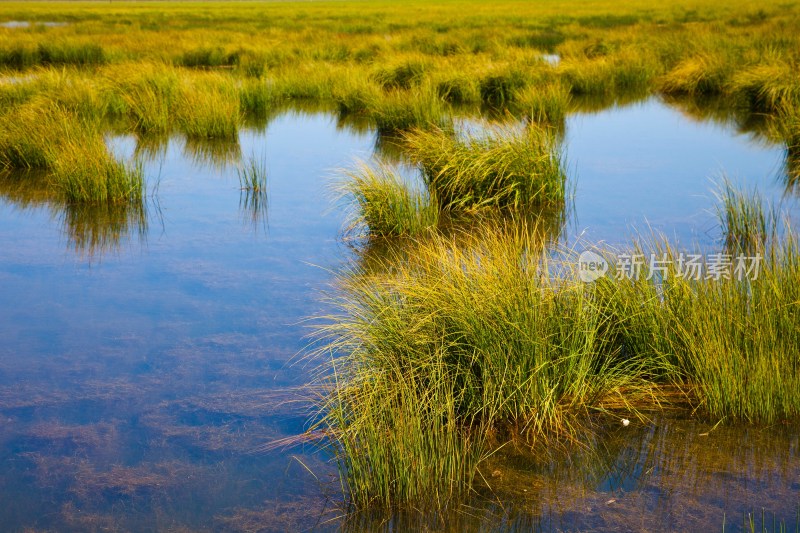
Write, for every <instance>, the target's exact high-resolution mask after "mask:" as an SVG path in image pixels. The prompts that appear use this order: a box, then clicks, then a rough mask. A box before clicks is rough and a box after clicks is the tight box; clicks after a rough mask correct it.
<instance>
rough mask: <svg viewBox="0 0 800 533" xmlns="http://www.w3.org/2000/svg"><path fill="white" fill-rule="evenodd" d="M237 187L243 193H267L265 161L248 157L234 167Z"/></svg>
mask: <svg viewBox="0 0 800 533" xmlns="http://www.w3.org/2000/svg"><path fill="white" fill-rule="evenodd" d="M236 176H237V177H238V178H239V187H240V188H241V189H242V190H243V191H252V192H254V193H262V192H266V191H267V161H266V159H260V160H259V159H256V158H255V157H248V158H247V160H245V161H243V162H242V163H241V164H240V165H239V166H237V167H236Z"/></svg>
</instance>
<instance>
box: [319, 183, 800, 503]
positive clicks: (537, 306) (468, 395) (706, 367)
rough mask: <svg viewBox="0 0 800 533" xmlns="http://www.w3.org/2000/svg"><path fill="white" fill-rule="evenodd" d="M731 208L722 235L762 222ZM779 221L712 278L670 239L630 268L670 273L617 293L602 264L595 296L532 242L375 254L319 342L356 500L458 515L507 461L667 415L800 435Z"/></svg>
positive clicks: (329, 419) (464, 243) (655, 242)
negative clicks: (631, 419) (521, 447)
mask: <svg viewBox="0 0 800 533" xmlns="http://www.w3.org/2000/svg"><path fill="white" fill-rule="evenodd" d="M730 198H732V199H734V200H735V201H732V202H728V203H727V204H725V202H726V200H725V197H723V198H721V202H723V204H725V205H724V207H721V208H720V213H721V214H722V218H723V220H722V222H723V223H725V220H726V219H727V217H734V218H736V219H737V220H741V219H749V218H752V216H751V213H752V212H754V211H757V209H755V208H754V206H753V205H750V204H752V203H754V202H756V197H754V196H746V195H744V196H741V195H737V194H734V193H730ZM770 220H774V219H768V221H767V226H768V227H767V233H770V234H773V235H778V234H780V235H781V238H780V239H777V238H775V239H769V240H767V241H766V242H765V243H763V244H762V242H761V241H758V242H759V244H758V248H757V249H756V250H755V251H748V250H746V249H744V248H737V249H736V250H738V251H737V252H735V253H734V252H733V251H732V250H727V249H726V250H723V251H722V252H720V253H718V254H717V255H711V256H708V257H707V259H706V262H705V265H706V266H705V270H702V271H700V272H699V275H698V276H695V275H693V274H692V273H691V272H690V271H687V270H686V269H685V267H686V259H687V258H686V252H681V251H678V250H677V249H675V248H674V247H673V246H672V245H670V244H669V243H668V242H667V241H665V240H664V239H662V238H660V237H655V236H654V237H653V238H652V239H650V240H649V241H645V242H644V243H642V244H638V245H635V246H633V247H632V248H631V250H629V253H630V254H640V255H641V256H642V257H643V258H647V257H649V254H653V257H656V258H658V260H659V261H665V263H664V265H666V266H665V267H664V269H661V268H657V267H656V268H653V269H650V268H649V266H648V264H649V263H648V262H647V261H645V262H644V266H643V268H642V270H641V272H640V273H639V275H638V276H635V277H633V278H629V277H626V276H616V275H614V274H615V269H616V268H619V267H620V265H619V264H615V261H614V260H613V259H612V256H613V255H614V252H617V253H619V252H620V251H618V250H611V249H604V248H601V249H599V250H598V252H599V253H600V254H601V255H603V256H605V257H607V258H608V259H609V262H610V263H611V267H612V269H611V274H609V275H607V276H605V277H601V278H600V279H598V280H596V281H594V282H592V283H584V282H582V281H581V280H580V279H579V277H578V271H577V266H576V261H577V253H576V252H574V251H571V250H556V251H553V250H551V249H549V248H548V247H547V246H545V244H546V243H545V241H542V240H540V239H539V238H538V237H536V238H534V237H532V236H533V235H537V233H536V232H530V231H526V230H525V229H524V228H523V227H521V226H520V225H518V224H511V225H506V226H505V227H503V228H501V229H498V228H497V227H493V228H492V227H489V226H484V227H483V228H482V230H481V231H473V232H471V233H468V234H457V235H454V236H451V237H446V236H443V235H441V234H437V233H432V234H431V233H429V234H426V235H425V236H423V237H418V238H416V239H415V240H413V241H412V243H411V244H410V246H406V247H403V248H401V249H400V250H398V249H393V248H389V249H388V250H384V252H383V255H376V254H370V260H369V263H368V264H366V263H365V264H364V265H363V266H358V265H356V266H354V267H353V268H352V269H350V270H348V271H346V272H345V273H343V274H342V276H341V277H340V279H339V286H338V291H337V293H336V294H335V295H334V297H333V303H334V304H335V308H336V310H337V312H336V313H335V314H333V315H331V316H328V317H325V322H324V323H323V325H322V326H320V328H319V331H318V333H319V336H320V341H321V342H322V346H321V348H320V349H319V351H318V352H317V353H318V354H319V355H322V356H324V357H326V359H327V360H328V361H327V363H326V364H325V365H324V366H323V371H322V373H321V375H320V376H321V377H320V380H321V384H322V385H323V390H324V394H323V396H322V397H321V399H320V404H319V405H320V418H319V422H318V425H317V426H316V427H317V428H319V429H322V430H324V434H325V435H326V437H327V442H328V444H329V446H330V447H331V448H332V450H333V452H334V454H335V457H336V459H337V461H338V463H339V467H340V472H341V475H342V482H343V485H344V487H343V488H344V490H345V492H346V493H347V495H348V497H349V498H350V500H351V501H352V503H354V504H355V505H356V506H358V507H369V506H379V507H385V508H397V507H412V508H422V507H428V506H432V507H434V508H438V509H444V508H450V507H452V506H453V505H454V504H456V503H458V502H460V501H462V500H461V499H462V498H464V497H465V495H468V494H470V493H471V492H472V491H474V490H477V488H478V487H479V485H481V484H482V483H483V482H484V481H483V480H484V478H485V477H486V473H485V471H484V470H485V468H486V461H487V458H488V457H489V456H491V454H492V453H494V452H495V451H496V450H497V449H498V447H499V446H502V445H503V444H504V443H507V442H509V441H512V440H513V441H517V442H520V441H523V442H526V443H528V444H532V445H534V446H536V445H537V443H548V444H552V443H554V442H559V441H563V440H568V441H569V440H574V441H578V440H580V439H581V438H582V436H585V435H586V433H587V432H590V431H592V429H591V428H592V427H594V425H596V424H598V423H599V424H600V425H601V426H602V424H603V420H614V419H615V417H619V416H621V415H622V413H630V414H632V415H634V416H636V415H637V414H639V413H640V412H641V410H644V409H658V408H660V407H663V406H666V405H672V406H676V407H684V406H687V405H688V406H689V407H691V408H692V410H693V412H695V413H698V414H700V415H701V416H704V417H707V418H708V419H710V420H715V421H718V420H720V419H722V420H733V421H741V420H745V421H750V422H758V423H767V424H769V423H774V422H775V421H777V420H794V419H797V418H798V417H800V364H798V354H799V353H800V328H798V319H797V316H798V312H800V286H799V285H798V284H797V283H796V280H797V279H800V254H799V253H798V251H799V250H798V246H797V241H796V239H795V237H794V236H793V234H792V233H791V231H789V230H788V229H787V230H786V231H785V232H777V230H775V231H773V230H772V229H771V228H770V227H769V224H771V223H772V222H770ZM724 227H726V228H727V227H728V226H727V225H725V226H724ZM623 251H624V250H623ZM757 254H758V255H757ZM712 261H717V264H718V266H719V265H720V264H725V263H724V262H725V261H727V262H728V263H727V264H728V267H729V269H728V270H727V274H725V272H726V271H725V270H722V271H720V273H719V274H713V272H712V271H711V270H709V267H708V264H709V263H710V262H712ZM754 265H758V268H757V269H753V266H754ZM741 267H744V268H743V269H742V268H741ZM748 269H749V270H748ZM607 417H611V418H610V419H609V418H607Z"/></svg>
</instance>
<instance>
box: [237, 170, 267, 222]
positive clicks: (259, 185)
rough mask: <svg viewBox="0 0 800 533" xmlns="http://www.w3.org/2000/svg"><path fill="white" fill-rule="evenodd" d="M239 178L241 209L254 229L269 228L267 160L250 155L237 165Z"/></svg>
mask: <svg viewBox="0 0 800 533" xmlns="http://www.w3.org/2000/svg"><path fill="white" fill-rule="evenodd" d="M236 175H237V176H238V178H239V188H240V190H241V193H240V195H239V210H240V211H241V212H242V214H243V216H244V218H245V219H246V220H248V221H249V223H250V225H251V226H252V227H253V228H254V229H258V228H262V229H265V230H266V228H267V222H268V214H269V189H268V184H267V175H268V173H267V160H266V158H265V157H261V158H257V157H255V156H250V157H248V158H247V159H246V160H244V161H241V162H240V163H239V165H238V166H237V167H236Z"/></svg>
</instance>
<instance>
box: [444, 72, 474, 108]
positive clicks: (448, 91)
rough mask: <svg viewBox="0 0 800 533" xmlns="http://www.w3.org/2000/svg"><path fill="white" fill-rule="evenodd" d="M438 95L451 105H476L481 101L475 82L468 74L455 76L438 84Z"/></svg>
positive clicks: (445, 78)
mask: <svg viewBox="0 0 800 533" xmlns="http://www.w3.org/2000/svg"><path fill="white" fill-rule="evenodd" d="M436 94H437V95H438V96H439V98H441V99H442V100H444V101H445V102H449V103H451V104H474V103H478V102H480V101H481V93H480V89H479V88H478V86H477V84H476V83H475V81H474V80H473V79H472V78H470V77H469V76H468V75H466V74H453V75H450V76H447V77H444V78H443V79H440V80H439V81H438V82H437V83H436Z"/></svg>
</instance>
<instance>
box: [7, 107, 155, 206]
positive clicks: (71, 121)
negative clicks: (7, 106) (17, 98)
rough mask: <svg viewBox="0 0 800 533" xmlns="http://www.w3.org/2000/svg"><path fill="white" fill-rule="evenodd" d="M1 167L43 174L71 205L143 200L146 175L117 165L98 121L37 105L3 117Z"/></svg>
mask: <svg viewBox="0 0 800 533" xmlns="http://www.w3.org/2000/svg"><path fill="white" fill-rule="evenodd" d="M3 120H4V121H5V122H6V124H7V125H8V126H7V128H6V130H5V131H4V132H3V134H2V135H0V166H1V167H3V168H4V169H9V170H14V169H40V170H44V171H47V172H48V181H49V183H50V186H51V187H52V188H53V189H54V190H56V191H59V193H60V194H61V195H62V196H63V198H64V199H65V200H66V201H68V202H76V203H106V202H129V201H138V200H141V198H142V196H143V190H144V177H143V170H142V168H141V167H140V166H132V167H131V166H129V165H126V164H125V163H122V162H120V161H117V160H116V159H115V158H114V157H113V156H112V155H111V154H110V153H109V151H108V149H107V148H106V145H105V142H104V139H103V135H102V133H101V131H100V128H99V125H98V124H97V123H96V122H93V121H90V120H87V119H82V118H80V117H78V116H77V115H76V114H75V113H74V112H70V111H68V110H66V109H64V108H63V107H59V106H54V105H52V104H48V103H42V102H31V103H30V104H26V105H24V106H21V107H20V108H17V109H15V110H14V111H12V112H11V113H9V114H7V115H6V116H4V117H3Z"/></svg>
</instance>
